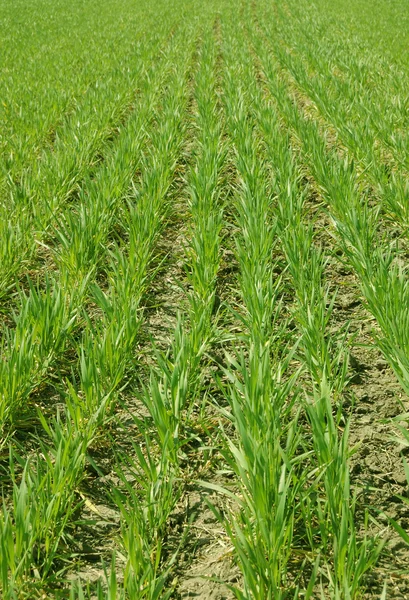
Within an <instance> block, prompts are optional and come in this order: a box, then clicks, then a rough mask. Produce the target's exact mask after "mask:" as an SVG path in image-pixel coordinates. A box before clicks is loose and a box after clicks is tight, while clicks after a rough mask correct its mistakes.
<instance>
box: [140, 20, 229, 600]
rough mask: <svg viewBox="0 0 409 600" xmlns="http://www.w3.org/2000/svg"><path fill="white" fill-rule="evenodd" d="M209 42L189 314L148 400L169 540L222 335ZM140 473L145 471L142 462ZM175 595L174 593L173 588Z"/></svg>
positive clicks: (195, 161)
mask: <svg viewBox="0 0 409 600" xmlns="http://www.w3.org/2000/svg"><path fill="white" fill-rule="evenodd" d="M202 37H203V40H204V41H203V42H202V43H201V48H200V50H199V51H198V57H197V61H198V71H197V75H196V79H195V84H194V85H195V89H194V101H195V104H196V106H197V114H196V115H195V120H194V123H193V125H192V127H193V128H194V130H195V132H196V131H197V135H196V136H195V138H194V144H195V145H194V156H193V158H192V164H191V167H190V169H189V171H188V173H187V192H188V209H189V228H188V240H187V243H186V247H185V273H186V283H187V285H188V292H187V309H186V312H187V316H185V317H183V316H182V315H181V314H179V315H178V317H177V322H176V327H175V330H174V331H173V332H172V342H171V345H170V348H169V351H168V352H166V353H163V352H161V351H159V350H156V359H157V360H156V365H154V366H152V367H151V370H150V376H149V381H148V383H147V384H146V385H145V387H144V394H143V397H142V401H143V402H144V404H145V406H146V408H147V409H148V411H149V414H150V416H151V418H152V423H153V425H154V433H153V434H149V433H148V432H146V433H145V435H146V445H147V448H148V449H149V447H153V448H156V449H157V451H156V452H157V454H159V458H156V459H155V460H156V461H154V460H153V457H154V455H152V467H153V468H155V472H156V473H157V474H158V475H157V479H158V480H157V482H156V485H155V496H152V499H153V502H152V511H153V513H152V518H153V519H156V521H157V522H159V523H158V526H157V527H158V528H157V531H158V532H161V534H162V535H164V534H165V532H166V530H167V528H168V523H167V521H168V518H169V516H170V515H171V513H172V511H173V510H174V509H175V507H176V504H177V502H178V501H179V500H180V498H181V495H182V494H183V491H184V488H183V484H182V479H183V468H184V465H185V464H186V458H187V455H188V451H189V448H188V445H189V443H190V442H191V441H192V440H193V439H194V438H197V435H198V434H197V431H196V430H197V426H196V425H195V421H196V418H197V415H198V414H199V416H200V414H201V413H202V410H203V407H204V402H205V398H204V397H202V396H201V394H202V388H203V381H202V379H203V373H204V369H205V364H204V357H205V355H206V352H207V351H208V350H209V348H210V345H211V343H212V341H213V337H214V323H213V316H214V315H213V313H214V306H215V293H216V277H217V272H218V269H219V262H220V251H219V247H220V229H221V224H222V206H221V203H220V198H219V191H218V183H219V179H220V176H221V170H222V167H223V161H224V154H225V153H224V151H223V146H222V142H221V124H220V116H219V113H218V106H217V100H216V96H215V88H216V81H215V61H216V52H215V45H214V40H213V39H212V37H211V32H207V30H205V31H204V32H203V34H202ZM150 436H151V437H150ZM146 451H147V450H146V449H145V452H146ZM134 468H135V471H138V470H140V465H137V466H135V467H134ZM186 533H187V531H186ZM158 535H159V533H158ZM159 539H160V538H159ZM182 543H183V539H182V540H181V544H182ZM168 552H169V551H168ZM171 567H172V563H171V562H170V563H169V565H168V569H166V568H165V567H164V566H163V565H162V572H163V576H164V578H165V577H167V576H168V574H169V570H170V568H171ZM168 593H169V595H170V594H171V593H172V590H169V592H168ZM166 597H167V596H166Z"/></svg>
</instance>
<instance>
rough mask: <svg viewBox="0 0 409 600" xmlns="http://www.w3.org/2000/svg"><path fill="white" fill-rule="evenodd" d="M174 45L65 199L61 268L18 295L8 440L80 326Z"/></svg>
mask: <svg viewBox="0 0 409 600" xmlns="http://www.w3.org/2000/svg"><path fill="white" fill-rule="evenodd" d="M176 49H177V40H175V43H174V44H173V42H170V43H169V48H168V52H170V55H167V56H166V55H165V57H166V58H165V59H164V64H162V63H161V62H159V63H157V64H156V65H151V67H150V69H149V70H148V71H147V73H146V74H145V77H144V78H143V79H141V89H142V90H143V94H141V98H140V103H139V110H136V111H134V113H133V115H132V118H130V119H129V122H128V124H127V127H126V128H125V129H124V130H123V131H122V134H121V135H120V137H119V139H118V141H117V144H116V145H115V147H114V148H112V151H111V154H110V155H109V156H108V157H107V158H106V161H105V162H104V163H102V164H101V165H100V168H99V169H98V170H96V171H95V172H94V176H93V177H91V176H89V177H88V178H87V179H86V180H85V181H84V184H83V188H82V189H81V192H80V203H79V205H73V204H68V205H67V206H66V207H65V210H63V211H62V214H61V215H59V216H58V221H57V225H56V227H55V229H54V239H55V242H54V245H53V246H51V244H50V246H49V250H50V252H51V253H52V257H53V258H54V262H55V263H56V264H57V265H58V267H59V270H58V271H57V273H56V275H54V276H51V275H48V273H47V280H46V283H45V286H44V284H42V282H41V281H39V282H38V285H35V284H33V283H30V282H29V290H28V293H26V292H24V291H21V292H20V294H19V300H20V307H19V309H20V310H19V313H16V314H15V315H14V319H13V320H14V324H13V325H12V326H11V327H9V328H4V330H3V338H2V349H1V355H2V357H3V361H2V363H1V365H0V374H1V377H0V427H1V430H2V434H3V435H2V439H3V442H4V443H5V442H6V439H7V437H6V435H5V434H6V432H7V429H9V430H10V429H12V427H13V424H14V423H13V421H14V418H15V417H17V419H18V420H19V419H21V409H22V407H24V406H26V407H29V406H30V401H29V399H30V397H31V396H32V394H33V392H35V391H36V390H38V389H41V387H42V385H44V382H45V381H46V380H47V377H48V375H49V373H50V369H51V368H52V367H55V366H56V361H58V360H59V359H60V357H64V353H65V349H66V348H65V344H66V338H67V337H70V336H71V337H72V336H73V335H74V334H75V329H78V327H79V326H80V325H81V318H80V316H79V313H80V312H81V309H82V305H83V303H84V301H85V300H86V298H87V296H88V294H89V288H90V286H91V285H92V284H93V283H94V281H95V277H96V275H97V273H98V270H99V267H100V265H101V264H102V261H103V258H104V257H105V256H106V253H107V238H108V236H109V235H110V234H111V233H112V230H113V229H114V228H115V227H117V229H119V230H120V227H119V226H118V223H117V220H118V215H120V216H121V215H122V209H121V204H122V202H123V198H124V197H125V196H126V195H127V194H128V192H129V190H130V189H131V188H130V186H131V184H132V180H133V179H134V175H135V172H136V170H137V168H138V167H139V166H141V165H140V162H141V155H142V148H143V144H144V142H146V140H147V134H148V130H147V122H149V119H151V120H152V118H153V114H152V106H155V102H157V101H158V99H159V98H160V94H161V93H162V90H163V85H164V84H165V83H166V77H169V72H170V71H171V70H172V64H173V57H174V53H175V52H176ZM151 126H152V125H151ZM126 214H127V213H126V212H125V215H126ZM58 242H59V243H58ZM42 288H43V289H42ZM82 321H83V319H82Z"/></svg>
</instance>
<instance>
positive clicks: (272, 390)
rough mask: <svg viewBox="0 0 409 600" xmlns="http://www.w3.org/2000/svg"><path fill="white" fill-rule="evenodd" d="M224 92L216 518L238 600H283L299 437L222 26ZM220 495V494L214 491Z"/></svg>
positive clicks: (255, 154) (266, 238)
mask: <svg viewBox="0 0 409 600" xmlns="http://www.w3.org/2000/svg"><path fill="white" fill-rule="evenodd" d="M222 36H223V45H222V53H223V59H224V62H225V64H224V73H223V89H224V103H225V112H226V119H227V127H228V133H229V137H230V139H231V143H232V148H233V150H234V158H233V161H234V167H235V171H236V173H235V182H234V183H233V185H234V188H235V199H234V218H235V230H236V234H235V243H236V252H235V254H236V259H237V262H238V265H239V276H238V288H239V289H238V295H239V298H240V305H242V307H241V308H240V306H239V307H234V309H233V310H235V312H236V313H237V316H238V317H239V319H240V320H241V322H242V327H243V331H242V333H241V335H239V336H237V339H236V341H235V344H236V346H237V348H238V349H237V350H236V351H235V352H234V353H233V354H231V355H230V354H229V355H227V357H226V358H227V364H228V366H227V367H226V368H225V372H224V377H223V379H222V381H221V382H220V387H221V391H222V395H223V398H224V402H225V403H226V406H225V407H223V406H220V410H221V411H222V414H223V416H224V418H225V419H226V418H227V419H228V420H229V421H230V422H231V424H232V426H233V427H234V432H235V434H234V436H232V434H231V432H229V431H226V433H225V443H224V447H223V456H224V458H225V461H226V463H227V466H228V468H229V469H230V470H231V471H232V473H234V474H235V476H236V481H237V483H236V485H237V488H238V489H236V490H235V491H234V492H233V491H231V490H229V489H225V490H224V492H225V493H226V494H228V495H230V496H232V497H233V506H234V508H233V509H232V510H230V511H229V513H228V514H227V516H226V517H223V516H222V515H221V514H218V513H217V511H216V514H217V516H218V517H219V518H220V520H221V522H222V523H223V525H224V526H225V528H226V531H227V533H228V535H229V537H230V539H231V543H232V545H233V548H234V556H235V558H236V559H237V561H238V564H239V566H240V569H241V572H242V576H243V589H242V590H241V589H239V587H234V586H231V589H232V591H233V593H234V594H235V596H236V597H237V598H243V599H244V598H254V599H260V600H261V599H264V600H266V599H268V598H277V599H279V598H283V597H284V595H285V592H286V590H288V580H287V571H288V566H289V560H290V557H291V548H292V545H293V534H294V521H295V514H296V508H297V504H298V501H297V495H298V493H299V483H300V480H297V476H296V471H297V464H296V460H295V451H296V448H297V447H298V444H299V440H298V434H297V416H294V418H291V417H290V416H289V415H290V413H291V411H292V410H293V408H294V407H295V404H294V403H295V398H296V392H295V388H294V383H295V381H294V379H293V378H292V377H288V378H285V374H286V372H287V370H288V366H289V362H290V361H291V355H292V353H291V351H290V350H289V349H288V348H287V344H286V340H285V325H282V324H280V321H281V323H283V321H282V319H281V316H282V315H281V313H282V306H281V302H280V294H281V287H282V282H281V278H280V276H278V275H276V274H275V271H276V268H275V267H276V266H277V265H276V260H275V259H274V258H273V255H274V248H275V239H276V235H275V234H276V222H275V219H274V217H273V214H272V210H271V189H269V186H268V185H267V180H268V173H267V169H266V167H265V164H264V159H263V147H262V145H261V143H260V140H259V137H258V135H257V131H256V129H255V124H254V118H253V114H252V98H251V90H252V87H253V83H254V82H253V81H251V82H250V85H248V84H249V79H248V78H247V74H248V73H247V65H246V61H247V56H246V55H245V53H244V51H243V38H242V37H239V36H236V35H235V33H234V31H233V30H232V23H223V30H222ZM219 491H220V490H219Z"/></svg>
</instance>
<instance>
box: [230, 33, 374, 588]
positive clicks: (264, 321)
mask: <svg viewBox="0 0 409 600" xmlns="http://www.w3.org/2000/svg"><path fill="white" fill-rule="evenodd" d="M236 44H237V42H236ZM244 47H245V43H244V35H243V38H241V39H240V38H239V42H238V45H237V47H236V46H235V44H234V42H233V41H232V40H231V39H229V41H228V49H229V51H230V52H233V54H232V56H233V57H234V58H230V60H231V65H232V66H231V67H230V68H231V69H232V71H233V73H232V75H231V76H230V85H229V79H228V80H227V82H226V88H227V89H228V92H227V93H226V101H227V102H228V101H229V100H230V102H231V104H229V105H228V106H227V107H226V111H227V113H228V114H229V115H236V118H235V119H234V117H233V123H232V126H231V130H232V131H233V132H234V134H233V135H234V137H235V145H236V147H237V155H238V159H237V168H238V171H239V173H240V175H241V178H242V181H243V188H244V190H243V191H242V192H241V194H240V196H239V198H240V200H239V203H238V207H237V213H238V223H239V228H240V231H241V235H242V236H243V238H244V239H243V242H241V241H240V242H238V260H239V264H240V271H241V278H240V279H241V281H240V284H241V290H242V295H243V301H244V304H245V306H246V307H247V313H248V318H247V328H248V330H249V341H248V344H249V349H248V359H247V360H248V362H247V361H246V357H245V355H242V356H241V357H240V360H236V361H235V362H233V364H234V367H235V371H237V372H238V373H240V376H237V375H236V374H232V373H226V375H227V377H230V379H231V380H232V382H233V384H234V385H233V386H232V388H230V390H229V392H228V393H230V394H231V395H232V398H233V410H232V414H233V419H234V420H237V423H238V424H237V425H236V427H237V429H238V433H239V439H240V442H241V446H240V447H234V446H233V445H232V442H231V441H230V442H229V444H230V447H231V448H234V452H233V456H234V460H230V464H232V465H233V467H234V469H235V471H236V473H237V474H238V475H239V479H240V480H241V481H242V482H244V490H243V491H242V496H243V497H244V498H245V502H242V503H241V504H242V510H243V513H242V515H241V516H240V518H241V519H243V521H244V523H245V526H244V527H243V524H242V523H240V524H239V525H238V523H237V521H236V520H235V521H233V522H234V528H233V527H231V525H230V526H229V533H230V535H231V537H232V541H233V543H234V545H235V548H236V551H237V553H238V556H239V561H240V562H241V568H242V571H243V575H244V583H245V593H244V595H242V594H241V592H239V591H238V590H236V594H237V596H238V597H254V598H267V597H271V598H279V597H284V596H286V597H288V593H289V591H290V590H291V589H292V590H293V591H292V593H293V594H294V597H298V595H299V593H300V591H301V589H302V586H304V589H302V593H303V594H306V595H307V597H308V596H309V595H311V594H312V590H313V586H314V581H315V580H316V577H317V576H318V574H320V576H321V580H322V581H324V582H325V581H326V582H327V586H329V589H330V591H331V595H332V597H334V598H352V597H356V595H357V594H358V592H359V587H360V585H361V582H362V576H363V574H364V573H365V572H366V571H367V570H368V569H369V568H370V567H371V566H372V565H373V563H374V561H375V560H376V557H377V555H378V553H379V547H378V546H376V545H374V543H373V541H372V540H369V539H368V540H367V539H366V538H365V539H364V541H363V542H360V541H358V540H357V532H356V525H355V522H354V513H355V499H354V498H353V497H352V493H351V489H350V483H349V470H348V458H349V456H348V445H347V440H348V423H346V424H345V430H344V432H343V434H339V433H338V425H339V423H340V420H341V415H342V412H341V407H340V406H339V404H338V403H339V402H340V395H341V392H342V390H343V387H344V386H345V378H346V357H345V356H344V353H343V350H342V344H343V341H344V334H343V333H341V334H340V338H339V339H338V340H337V342H338V343H334V340H332V339H331V338H330V336H329V335H328V322H329V319H330V316H331V308H332V305H333V299H330V297H329V291H328V287H327V286H325V285H324V284H323V283H322V277H323V269H324V259H323V256H322V255H321V253H320V252H319V251H317V250H315V248H314V246H313V243H312V229H311V228H308V227H305V226H304V225H303V223H302V220H301V213H300V210H301V209H302V204H303V197H302V194H300V193H299V192H300V190H299V189H298V186H297V178H298V177H299V176H298V174H297V173H296V172H295V169H294V166H293V165H292V159H291V154H290V152H289V150H288V140H287V139H286V137H285V136H283V134H282V133H281V132H280V130H279V128H278V125H277V122H276V120H275V117H274V111H273V110H272V107H269V106H268V105H265V104H263V101H262V99H261V97H260V92H259V91H258V90H257V88H255V86H254V83H255V76H254V73H253V71H252V69H251V66H249V55H248V52H247V53H246V52H245V51H244V50H243V48H244ZM237 56H239V57H240V61H239V62H240V64H241V65H242V66H243V72H242V73H241V74H240V73H239V72H238V68H237V65H236V63H235V60H236V58H237ZM239 77H240V78H241V79H242V86H243V88H242V89H241V91H240V92H239V91H238V88H239V84H238V78H239ZM249 89H251V90H252V97H251V100H250V99H249V98H247V99H246V92H245V91H243V90H249ZM250 101H251V103H250ZM251 106H252V107H253V110H255V111H256V112H257V119H258V121H259V127H260V128H261V130H262V131H263V132H264V136H265V141H266V145H267V149H268V161H269V164H270V165H271V168H272V170H273V177H274V179H273V181H274V191H273V193H272V192H271V191H270V193H268V188H267V189H266V184H265V181H266V179H267V173H268V171H267V170H266V169H265V168H263V165H262V163H261V160H260V157H261V156H262V155H263V152H262V149H261V147H260V141H259V139H258V136H257V134H255V131H256V130H255V125H254V123H252V118H251V116H249V111H251ZM238 107H239V108H238ZM273 194H277V201H278V207H277V216H276V217H277V218H276V217H275V216H274V215H273V214H272V198H273ZM268 215H270V223H269V221H268ZM288 224H289V225H288ZM277 234H278V235H279V236H280V237H281V240H282V244H283V248H284V253H285V256H286V259H287V261H288V269H289V271H290V273H291V276H292V284H293V286H294V288H295V291H296V297H297V308H296V309H295V312H294V317H295V320H296V322H297V325H298V329H299V334H300V342H299V351H298V355H299V356H301V359H302V362H303V363H304V365H305V368H306V370H307V372H309V374H310V377H311V380H312V384H313V386H312V394H311V391H309V393H308V394H307V397H306V398H305V399H304V400H303V402H302V404H303V406H304V409H305V413H306V415H307V418H308V421H309V424H310V428H311V431H312V434H313V435H312V438H313V450H314V455H315V457H316V459H317V463H316V464H311V459H309V462H308V463H307V464H308V465H309V468H310V470H309V472H308V478H309V480H308V479H307V478H306V476H305V474H302V473H300V470H299V467H300V465H301V464H302V463H304V464H305V460H306V454H308V450H309V449H308V445H307V444H305V441H303V440H302V439H300V437H299V435H298V431H297V428H298V415H297V409H296V406H297V403H296V400H297V393H298V390H297V389H296V387H295V381H294V379H293V378H291V377H290V376H289V375H288V374H287V376H286V375H285V373H286V371H288V369H289V366H290V362H291V360H292V357H293V352H292V351H291V350H287V352H286V353H284V355H283V356H280V354H279V352H278V349H277V347H278V346H279V345H280V344H283V343H284V342H285V335H284V332H283V330H282V329H280V327H278V322H279V320H278V317H279V313H280V306H279V302H278V299H279V296H280V291H279V290H280V282H279V281H278V282H276V283H275V286H274V285H273V280H272V277H273V266H274V265H273V264H272V255H273V252H274V237H275V235H277ZM274 325H275V326H274ZM333 403H334V404H335V406H333ZM243 405H244V406H243ZM298 410H299V408H298ZM280 411H281V413H282V414H281V415H280ZM333 411H334V412H335V415H333ZM294 413H295V415H294ZM269 425H270V427H271V428H270V427H269ZM250 432H251V433H250ZM273 442H274V443H273ZM281 444H283V446H284V448H282V447H281ZM300 448H302V449H303V452H302V453H301V454H300V456H297V454H299V453H300ZM266 473H269V474H270V475H271V478H269V479H268V480H267V476H266ZM307 480H308V484H309V487H310V491H309V492H306V485H307ZM267 481H268V485H267ZM241 485H243V484H241ZM312 490H314V491H313V492H312ZM263 500H265V504H263ZM272 506H273V507H275V511H274V510H273V511H272V510H271V507H272ZM243 514H244V515H245V517H243ZM301 520H302V522H303V527H305V530H306V533H305V534H304V536H305V538H306V539H304V540H303V543H307V544H308V545H309V546H310V551H312V552H311V554H312V557H314V558H315V557H316V556H317V560H316V561H315V562H314V558H310V564H309V569H312V574H311V577H310V579H309V581H305V580H304V582H302V580H301V578H300V580H299V581H298V582H296V581H294V578H293V579H291V575H290V573H289V572H288V571H289V569H288V565H289V561H290V557H291V556H292V553H293V548H292V546H293V545H295V544H296V543H300V539H299V538H298V536H299V535H300V531H299V525H300V521H301ZM317 522H318V523H320V527H317V525H316V523H317ZM320 554H322V557H321V559H320V558H319V555H320ZM320 562H321V563H322V565H320ZM311 563H312V564H311ZM303 567H306V565H303ZM306 572H307V569H306ZM300 588H301V589H300ZM322 593H324V592H322Z"/></svg>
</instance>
